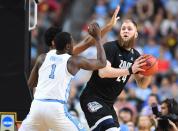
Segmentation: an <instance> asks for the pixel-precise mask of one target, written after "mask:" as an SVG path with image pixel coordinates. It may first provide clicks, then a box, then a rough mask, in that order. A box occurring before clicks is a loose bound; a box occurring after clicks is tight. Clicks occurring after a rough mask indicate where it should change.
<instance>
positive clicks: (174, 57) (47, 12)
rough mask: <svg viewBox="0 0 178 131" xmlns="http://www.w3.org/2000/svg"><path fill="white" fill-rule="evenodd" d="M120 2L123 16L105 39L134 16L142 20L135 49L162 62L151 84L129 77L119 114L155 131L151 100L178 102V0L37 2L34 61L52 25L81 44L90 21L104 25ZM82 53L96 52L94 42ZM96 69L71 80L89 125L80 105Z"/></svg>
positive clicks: (73, 102) (74, 99)
mask: <svg viewBox="0 0 178 131" xmlns="http://www.w3.org/2000/svg"><path fill="white" fill-rule="evenodd" d="M117 5H120V7H121V9H120V12H119V14H118V15H119V16H120V20H119V21H118V22H117V24H116V26H115V27H113V29H112V30H111V31H110V32H109V33H107V35H105V36H104V38H103V42H107V41H111V40H115V39H117V36H118V31H119V29H120V25H121V22H122V20H124V19H125V18H132V19H134V20H135V21H136V22H137V24H138V32H139V37H138V39H137V42H136V45H135V48H136V49H137V50H138V51H139V52H140V53H141V54H152V55H153V56H155V57H156V58H157V59H158V61H159V71H158V73H157V74H156V75H155V76H154V78H153V81H152V83H151V84H150V85H149V87H148V88H147V89H141V88H139V87H137V85H136V83H135V81H133V80H132V79H130V80H129V82H128V83H127V85H126V87H125V89H124V90H123V92H122V93H121V94H120V96H118V99H117V101H116V103H115V105H114V107H115V109H116V113H117V114H118V119H119V121H120V122H121V123H123V125H124V123H127V124H126V126H127V127H129V128H130V130H132V129H133V128H141V127H143V126H144V127H146V128H148V129H150V130H151V127H152V124H153V122H152V120H151V118H150V117H149V116H150V115H151V114H152V111H151V108H150V105H151V104H153V103H156V104H158V105H159V104H160V102H161V101H163V100H165V99H166V98H174V99H175V100H176V101H178V44H177V43H178V0H42V1H41V2H40V3H39V5H38V25H37V28H36V29H35V30H33V31H32V40H31V42H32V47H31V58H32V66H33V64H34V61H35V59H36V57H37V56H38V55H39V54H41V53H44V52H47V50H48V48H47V47H46V46H45V43H44V32H45V31H46V29H47V28H49V27H50V26H59V27H62V28H63V31H67V32H70V33H71V34H72V36H73V38H74V40H75V41H76V43H77V42H78V41H80V40H82V38H84V37H85V36H86V35H87V34H88V33H87V25H88V24H89V23H91V22H92V21H96V22H98V23H99V25H100V26H101V27H103V26H104V25H106V23H107V22H108V20H110V18H111V16H112V14H113V12H114V10H115V9H116V6H117ZM81 55H84V56H86V57H88V58H94V57H96V50H95V47H91V48H89V49H88V50H86V51H84V52H83V53H82V54H81ZM90 74H91V72H88V71H84V70H81V71H80V72H79V73H78V74H77V76H76V77H75V79H74V80H73V82H72V84H71V95H70V99H69V109H70V110H71V113H73V114H74V115H75V116H77V117H78V118H79V119H80V121H81V122H82V123H83V124H85V125H87V124H86V121H85V118H84V115H83V112H82V111H81V109H80V104H79V99H78V98H79V95H80V93H81V91H82V89H83V88H84V87H85V84H86V82H87V81H88V79H89V77H90Z"/></svg>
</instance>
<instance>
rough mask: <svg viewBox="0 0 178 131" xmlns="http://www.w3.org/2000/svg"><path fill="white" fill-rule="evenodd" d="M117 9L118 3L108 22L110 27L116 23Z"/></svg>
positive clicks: (117, 17) (118, 7) (118, 8)
mask: <svg viewBox="0 0 178 131" xmlns="http://www.w3.org/2000/svg"><path fill="white" fill-rule="evenodd" d="M119 10H120V6H119V5H118V6H117V8H116V10H115V11H114V14H113V16H112V18H111V20H110V22H109V24H110V26H112V27H113V26H115V25H116V23H117V20H118V19H120V17H119V16H117V15H118V13H119Z"/></svg>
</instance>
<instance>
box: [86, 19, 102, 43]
mask: <svg viewBox="0 0 178 131" xmlns="http://www.w3.org/2000/svg"><path fill="white" fill-rule="evenodd" d="M88 33H89V34H90V35H91V36H93V38H95V39H96V40H100V39H101V29H100V27H99V25H98V24H97V23H96V22H95V23H92V24H90V25H89V27H88Z"/></svg>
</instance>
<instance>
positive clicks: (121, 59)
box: [80, 19, 151, 131]
mask: <svg viewBox="0 0 178 131" xmlns="http://www.w3.org/2000/svg"><path fill="white" fill-rule="evenodd" d="M137 37H138V33H137V25H136V23H135V22H134V21H132V20H130V19H127V20H125V21H124V22H123V23H122V25H121V30H120V33H119V36H118V40H115V41H111V42H107V43H105V44H104V49H105V52H106V57H107V66H106V67H105V68H103V69H100V70H96V71H94V72H93V74H92V76H91V78H90V80H89V82H88V83H87V85H86V88H85V89H84V91H83V92H82V94H81V96H80V103H81V107H82V110H83V111H84V113H85V117H86V119H87V122H88V124H89V127H90V129H91V130H92V131H119V130H120V129H119V123H118V119H117V115H116V112H115V110H114V108H113V104H114V102H115V100H116V98H117V96H118V95H119V94H120V93H121V91H122V90H123V88H124V86H125V85H126V83H127V81H128V79H129V78H130V76H131V75H132V74H133V76H134V78H135V80H136V82H137V84H138V85H139V87H141V88H146V87H147V86H148V84H149V83H150V82H151V76H149V77H146V76H142V75H140V74H139V71H144V70H143V69H141V68H140V67H141V66H143V65H144V64H145V63H144V61H145V59H144V56H140V54H139V52H138V51H137V50H135V49H134V48H133V47H134V43H135V39H136V38H137Z"/></svg>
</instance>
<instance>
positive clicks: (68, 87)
mask: <svg viewBox="0 0 178 131" xmlns="http://www.w3.org/2000/svg"><path fill="white" fill-rule="evenodd" d="M71 81H72V78H71V79H70V80H69V83H68V85H67V89H66V94H65V101H67V100H68V97H69V93H70V88H71V86H70V83H71Z"/></svg>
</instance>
